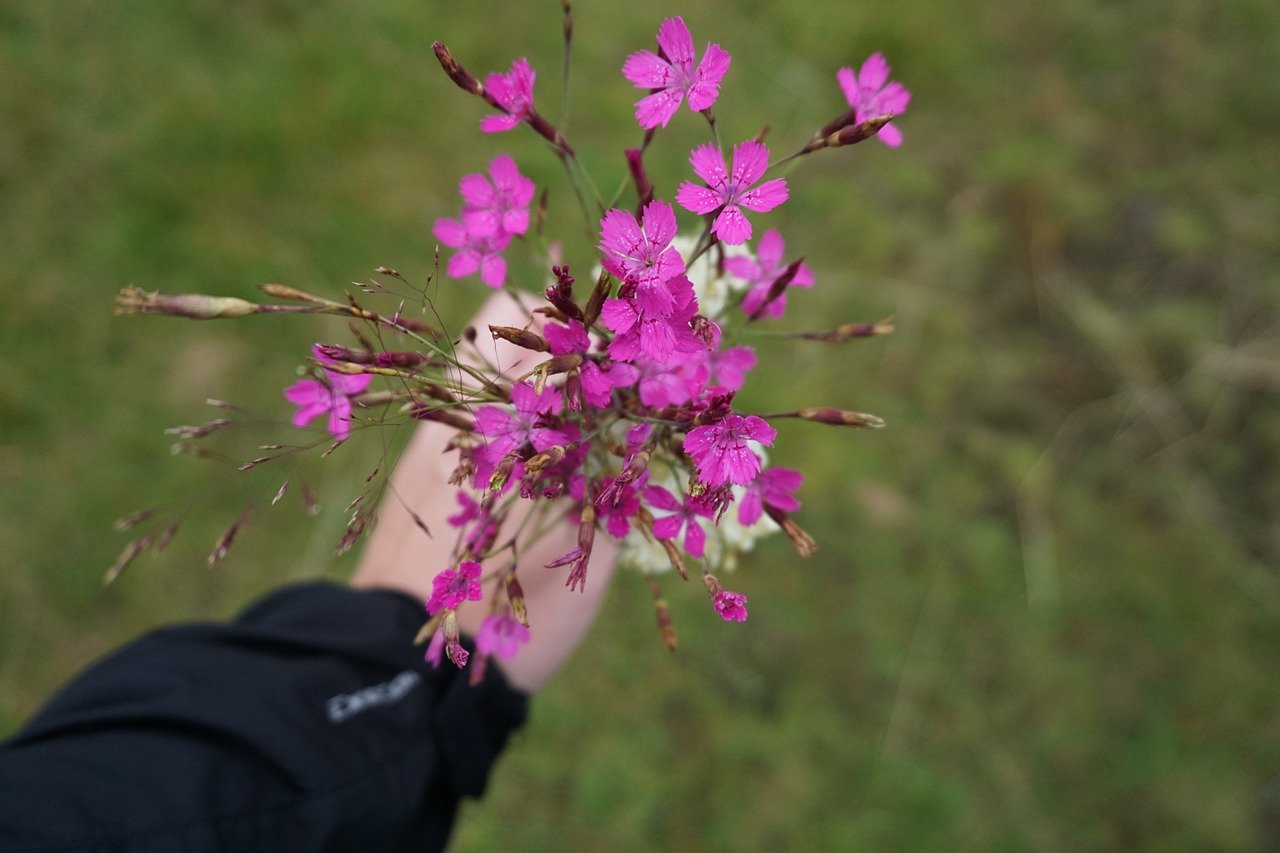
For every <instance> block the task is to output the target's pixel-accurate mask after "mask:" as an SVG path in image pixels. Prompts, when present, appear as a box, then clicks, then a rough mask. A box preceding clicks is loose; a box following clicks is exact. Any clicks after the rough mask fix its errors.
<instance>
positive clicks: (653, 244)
mask: <svg viewBox="0 0 1280 853" xmlns="http://www.w3.org/2000/svg"><path fill="white" fill-rule="evenodd" d="M641 220H642V223H643V224H641V223H637V222H636V218H635V217H634V216H632V215H631V214H630V213H629V212H627V211H625V210H617V209H614V210H610V211H609V212H608V213H606V214H605V215H604V218H603V219H601V220H600V251H601V252H602V253H603V254H604V258H603V259H602V263H603V265H604V268H605V269H607V270H608V271H609V272H611V273H613V274H614V275H616V276H617V277H618V278H620V279H622V280H623V281H625V282H629V283H632V284H634V285H635V286H636V301H637V302H639V303H640V307H641V308H643V309H644V310H646V311H650V312H654V313H657V314H663V313H666V314H669V313H671V311H672V309H673V308H674V307H675V305H674V302H673V300H672V298H671V294H670V292H669V291H668V289H667V288H666V287H664V286H663V285H664V284H666V282H667V281H668V280H669V279H671V278H672V277H674V276H677V275H682V274H683V273H684V259H683V258H681V257H680V253H679V252H678V251H676V250H675V249H673V248H671V241H672V240H673V239H674V238H675V236H676V213H675V211H674V210H673V209H672V208H671V205H669V204H667V203H666V202H665V201H651V202H649V203H648V204H647V205H645V208H644V212H643V213H642V214H641Z"/></svg>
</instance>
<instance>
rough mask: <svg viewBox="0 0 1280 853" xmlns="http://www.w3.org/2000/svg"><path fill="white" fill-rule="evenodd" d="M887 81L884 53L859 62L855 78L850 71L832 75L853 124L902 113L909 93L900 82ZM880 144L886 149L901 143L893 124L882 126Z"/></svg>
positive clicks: (904, 110)
mask: <svg viewBox="0 0 1280 853" xmlns="http://www.w3.org/2000/svg"><path fill="white" fill-rule="evenodd" d="M888 79H889V63H887V62H885V60H884V54H882V53H873V54H871V56H870V57H868V58H867V61H866V62H864V63H862V68H861V69H859V71H858V75H857V77H855V76H854V74H853V69H852V68H841V69H840V70H839V71H837V72H836V80H837V81H838V82H839V83H840V88H841V89H843V90H844V99H845V100H846V101H848V102H849V108H850V109H852V110H854V112H855V113H856V116H857V119H856V120H857V121H859V122H862V121H866V120H867V119H869V118H875V117H876V116H882V115H895V116H896V115H901V114H902V113H904V112H906V109H907V104H908V103H909V102H910V101H911V92H910V91H908V89H907V88H906V87H905V86H903V85H902V84H901V83H898V82H893V83H889V84H888V85H885V81H886V80H888ZM877 135H878V136H879V137H880V141H881V142H883V143H884V144H885V145H888V146H889V147H890V148H897V147H898V146H899V145H901V144H902V131H900V130H898V126H897V125H896V124H893V123H890V124H886V125H885V126H884V127H882V128H880V133H879V134H877Z"/></svg>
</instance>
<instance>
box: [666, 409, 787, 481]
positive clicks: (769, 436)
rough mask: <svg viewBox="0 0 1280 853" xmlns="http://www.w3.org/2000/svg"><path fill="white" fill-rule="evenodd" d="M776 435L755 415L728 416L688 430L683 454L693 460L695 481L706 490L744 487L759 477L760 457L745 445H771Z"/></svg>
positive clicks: (772, 429)
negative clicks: (715, 487)
mask: <svg viewBox="0 0 1280 853" xmlns="http://www.w3.org/2000/svg"><path fill="white" fill-rule="evenodd" d="M777 435H778V431H777V430H776V429H774V428H773V427H771V426H769V424H768V422H766V421H765V419H764V418H761V417H757V416H756V415H738V414H732V413H731V414H728V415H726V416H725V417H724V418H723V419H722V420H720V421H717V422H716V423H713V424H703V425H702V426H698V427H694V428H693V429H691V430H689V433H688V434H687V435H686V436H685V437H684V452H685V453H687V454H689V456H691V457H692V458H693V461H694V464H695V465H696V466H697V468H698V478H699V479H700V480H702V482H704V483H706V484H707V485H708V486H723V485H725V484H726V483H733V484H734V485H738V486H745V485H746V484H747V483H750V482H751V481H752V480H753V479H755V476H756V474H758V473H760V457H758V456H756V454H755V453H754V452H752V450H751V446H750V445H749V444H748V442H750V441H758V442H759V443H760V444H763V445H764V446H765V447H768V446H769V445H771V444H773V439H774V438H775V437H776V436H777Z"/></svg>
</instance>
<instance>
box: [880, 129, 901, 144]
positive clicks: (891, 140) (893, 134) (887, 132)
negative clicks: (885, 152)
mask: <svg viewBox="0 0 1280 853" xmlns="http://www.w3.org/2000/svg"><path fill="white" fill-rule="evenodd" d="M876 136H877V137H879V139H880V141H881V142H883V143H884V144H885V145H888V146H889V147H890V148H897V147H898V146H899V145H901V144H902V131H900V130H898V128H897V126H896V125H893V124H886V125H885V126H884V127H882V128H880V132H879V133H877V134H876Z"/></svg>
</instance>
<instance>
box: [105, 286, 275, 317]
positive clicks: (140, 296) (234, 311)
mask: <svg viewBox="0 0 1280 853" xmlns="http://www.w3.org/2000/svg"><path fill="white" fill-rule="evenodd" d="M114 313H115V314H116V315H117V316H120V315H125V314H164V315H167V316H169V317H186V318H188V319H190V320H215V319H220V318H223V317H247V316H249V315H250V314H256V313H258V306H257V305H256V304H254V303H252V302H248V301H246V300H244V299H239V298H237V297H234V296H208V295H206V294H203V293H178V294H173V295H165V294H161V293H149V292H147V291H145V290H143V289H142V288H140V287H135V286H134V285H129V286H128V287H126V288H125V289H124V290H122V291H120V293H119V294H117V295H116V305H115V312H114Z"/></svg>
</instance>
